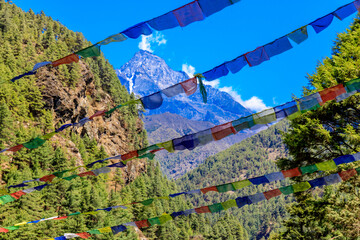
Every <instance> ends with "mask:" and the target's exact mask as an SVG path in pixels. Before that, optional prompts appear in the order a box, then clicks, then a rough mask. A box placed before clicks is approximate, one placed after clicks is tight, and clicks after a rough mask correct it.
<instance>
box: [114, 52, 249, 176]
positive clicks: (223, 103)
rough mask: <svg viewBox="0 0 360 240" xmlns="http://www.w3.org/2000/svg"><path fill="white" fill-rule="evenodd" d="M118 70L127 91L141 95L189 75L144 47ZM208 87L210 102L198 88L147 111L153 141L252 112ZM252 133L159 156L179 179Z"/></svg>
mask: <svg viewBox="0 0 360 240" xmlns="http://www.w3.org/2000/svg"><path fill="white" fill-rule="evenodd" d="M116 73H117V75H118V77H119V79H120V81H121V83H122V84H123V85H124V86H125V87H126V88H127V90H128V91H129V92H132V93H134V94H135V95H138V96H146V95H149V94H152V93H154V92H157V91H159V90H161V89H164V88H166V87H169V86H171V85H174V84H176V83H179V82H181V81H184V80H186V79H188V78H189V76H188V75H187V74H186V73H184V72H182V71H174V70H172V69H171V68H170V67H169V66H168V65H167V64H166V63H165V61H164V60H163V59H161V58H160V57H158V56H156V55H154V54H152V53H149V52H147V51H143V50H140V51H139V52H137V53H136V54H135V55H134V57H133V58H132V59H131V60H130V61H129V62H127V63H126V64H124V65H123V66H122V67H121V68H120V69H118V70H116ZM205 87H206V91H207V93H208V102H207V103H206V104H204V103H203V101H202V97H201V94H200V91H199V90H197V91H196V93H195V94H193V95H191V96H190V97H188V96H186V95H184V94H181V95H178V96H175V97H173V98H167V97H166V96H164V102H163V104H162V106H161V107H160V108H158V109H154V110H150V111H146V112H145V113H144V114H145V116H146V117H145V119H144V123H145V128H146V130H147V132H148V140H149V143H150V144H153V143H157V142H162V141H167V140H169V139H172V138H176V137H180V136H183V135H186V134H189V133H194V132H198V131H201V130H204V129H207V128H211V127H213V126H214V125H218V124H222V123H225V122H228V121H231V120H234V119H237V118H239V117H241V116H244V115H248V114H251V111H249V110H248V109H246V108H244V107H243V106H242V105H241V104H239V103H238V102H236V101H235V100H234V99H233V98H232V97H231V96H230V95H229V94H228V93H225V92H222V91H219V90H218V89H216V88H213V87H211V86H205ZM252 134H253V133H252V132H248V133H244V134H237V135H234V136H231V137H228V138H226V139H223V140H221V141H218V142H216V143H210V144H208V145H206V146H202V147H199V148H196V149H195V150H193V151H181V152H177V153H166V152H159V153H158V154H157V159H158V160H159V161H160V163H161V166H162V170H163V171H164V173H165V174H166V175H167V176H169V177H172V178H178V177H180V176H182V175H183V174H185V173H186V172H187V171H189V170H191V169H193V168H194V167H196V166H198V165H199V164H200V163H202V162H203V161H204V160H205V159H206V158H207V157H209V156H211V155H213V154H216V153H217V152H219V151H222V150H224V149H227V148H228V147H230V146H231V145H232V144H234V143H237V142H240V141H241V140H243V139H244V138H246V137H248V136H250V135H252Z"/></svg>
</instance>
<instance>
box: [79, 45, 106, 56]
mask: <svg viewBox="0 0 360 240" xmlns="http://www.w3.org/2000/svg"><path fill="white" fill-rule="evenodd" d="M76 54H78V55H80V56H82V57H83V58H87V57H98V56H100V46H99V45H92V46H90V47H87V48H85V49H83V50H80V51H78V52H76Z"/></svg>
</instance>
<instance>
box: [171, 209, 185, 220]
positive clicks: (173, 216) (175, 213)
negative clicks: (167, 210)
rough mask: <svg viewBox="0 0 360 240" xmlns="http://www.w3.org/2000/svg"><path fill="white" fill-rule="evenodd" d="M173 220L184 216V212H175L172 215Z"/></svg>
mask: <svg viewBox="0 0 360 240" xmlns="http://www.w3.org/2000/svg"><path fill="white" fill-rule="evenodd" d="M170 215H171V217H172V218H176V217H178V216H181V215H184V211H180V212H173V213H172V214H170Z"/></svg>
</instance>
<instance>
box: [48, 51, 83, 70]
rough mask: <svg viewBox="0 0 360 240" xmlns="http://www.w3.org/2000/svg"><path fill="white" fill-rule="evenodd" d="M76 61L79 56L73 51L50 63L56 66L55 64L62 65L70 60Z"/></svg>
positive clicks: (70, 61)
mask: <svg viewBox="0 0 360 240" xmlns="http://www.w3.org/2000/svg"><path fill="white" fill-rule="evenodd" d="M78 61H79V56H78V55H76V54H75V53H73V54H70V55H68V56H66V57H63V58H61V59H59V60H56V61H55V62H52V63H51V64H52V66H53V67H57V66H59V65H62V64H70V63H72V62H78Z"/></svg>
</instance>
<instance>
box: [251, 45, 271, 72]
mask: <svg viewBox="0 0 360 240" xmlns="http://www.w3.org/2000/svg"><path fill="white" fill-rule="evenodd" d="M245 58H246V61H247V62H248V64H249V66H250V67H254V66H257V65H259V64H261V63H262V62H264V61H267V60H269V59H270V58H269V56H268V55H267V54H266V52H265V48H264V47H258V48H256V49H255V50H254V51H251V52H248V53H246V54H245Z"/></svg>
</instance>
